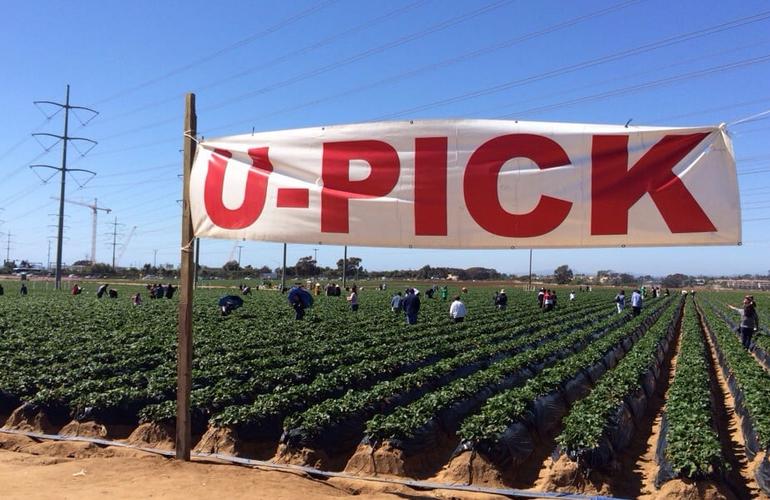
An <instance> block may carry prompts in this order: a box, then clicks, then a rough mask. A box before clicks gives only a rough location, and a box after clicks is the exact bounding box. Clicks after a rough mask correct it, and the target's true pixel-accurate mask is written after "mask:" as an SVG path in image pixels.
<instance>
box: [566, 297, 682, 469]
mask: <svg viewBox="0 0 770 500" xmlns="http://www.w3.org/2000/svg"><path fill="white" fill-rule="evenodd" d="M680 313H681V308H674V310H673V311H671V315H670V317H669V318H666V320H665V321H658V322H656V323H655V324H654V325H653V326H651V327H650V328H649V329H648V331H647V332H646V333H645V334H644V336H643V337H642V338H641V339H639V341H638V342H636V344H634V346H633V347H632V348H631V350H630V351H628V352H627V353H626V355H625V356H624V357H623V359H622V360H620V362H619V363H618V364H617V365H616V366H615V367H614V368H612V369H610V370H608V371H607V372H606V373H605V374H604V375H602V377H601V378H600V379H599V380H598V381H597V382H596V384H595V385H594V387H593V389H592V390H591V392H590V393H589V394H588V396H586V397H585V398H583V399H581V400H579V401H577V402H575V404H574V405H573V406H572V408H571V410H570V412H569V414H568V415H567V416H566V418H565V419H564V427H563V429H562V432H561V434H560V435H559V436H558V438H557V442H558V443H559V446H560V448H561V451H562V453H564V454H566V455H567V456H568V457H569V458H570V459H572V460H574V461H577V462H578V463H581V464H587V465H590V466H592V467H597V466H601V465H605V463H603V462H604V461H605V460H607V459H609V458H611V456H612V455H614V454H615V453H617V452H619V451H621V450H622V449H623V448H625V447H626V446H627V445H628V442H629V440H630V437H631V434H632V432H633V424H631V425H628V424H629V423H630V422H629V421H628V420H629V418H628V417H629V416H630V417H631V418H636V419H639V418H641V417H642V416H643V414H644V411H645V410H646V407H647V404H646V402H647V398H648V397H650V396H651V395H652V393H653V392H654V390H655V386H656V383H657V379H658V377H659V376H660V365H661V363H662V361H663V359H664V357H665V354H666V353H667V351H668V348H669V345H670V342H671V339H672V338H673V337H674V334H675V328H676V325H677V323H678V320H679V316H680ZM645 388H646V391H645ZM628 403H631V404H628Z"/></svg>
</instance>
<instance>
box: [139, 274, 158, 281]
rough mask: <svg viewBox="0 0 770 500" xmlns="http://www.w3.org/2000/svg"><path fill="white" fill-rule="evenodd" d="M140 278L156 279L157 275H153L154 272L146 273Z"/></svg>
mask: <svg viewBox="0 0 770 500" xmlns="http://www.w3.org/2000/svg"><path fill="white" fill-rule="evenodd" d="M142 279H143V280H156V279H158V277H157V276H155V275H154V274H148V275H147V276H143V277H142Z"/></svg>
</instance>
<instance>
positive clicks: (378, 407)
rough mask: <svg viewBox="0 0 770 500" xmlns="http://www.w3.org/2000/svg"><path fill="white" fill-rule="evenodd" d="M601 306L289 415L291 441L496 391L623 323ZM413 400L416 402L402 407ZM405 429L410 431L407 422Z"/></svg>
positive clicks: (415, 417) (431, 411)
mask: <svg viewBox="0 0 770 500" xmlns="http://www.w3.org/2000/svg"><path fill="white" fill-rule="evenodd" d="M602 309H603V310H601V309H600V310H598V311H595V312H590V311H584V312H582V313H581V314H578V315H576V316H573V319H571V320H570V319H568V318H566V317H564V319H561V320H559V321H554V322H551V324H548V325H543V326H542V327H541V328H538V329H537V330H536V331H535V332H534V333H533V334H531V335H527V336H523V337H518V338H515V339H512V340H510V341H507V342H503V343H501V344H499V345H496V346H480V347H479V348H477V349H473V350H471V351H468V352H466V353H463V354H462V355H460V356H458V357H457V358H454V359H447V360H442V361H440V362H439V363H436V364H435V365H432V366H431V367H428V368H426V369H424V370H420V371H419V372H415V373H413V374H409V375H407V376H404V377H400V378H398V379H395V380H393V381H392V382H386V383H383V384H379V385H377V386H375V387H373V388H372V389H371V390H368V391H349V392H348V393H346V394H345V395H344V396H343V397H342V398H339V399H338V400H327V401H324V402H323V403H321V404H319V405H316V406H314V407H311V408H310V409H309V410H308V411H306V412H304V413H301V414H298V415H296V416H294V417H293V418H289V419H287V421H286V422H285V427H286V428H287V429H288V432H287V434H286V437H287V440H288V441H291V440H292V439H293V440H294V444H298V442H299V443H303V444H306V443H308V442H309V441H312V440H316V439H318V438H319V437H322V436H323V435H324V434H325V433H328V432H330V429H332V428H334V427H343V428H345V429H346V430H348V431H350V430H351V426H350V425H349V422H350V421H351V420H352V419H353V418H358V419H366V418H369V417H371V416H372V415H375V414H379V415H377V416H376V417H375V419H374V420H373V421H371V422H369V423H368V424H367V433H371V432H372V429H376V423H375V422H376V421H377V419H382V418H385V419H386V420H388V419H390V420H393V421H396V422H400V423H402V424H403V423H404V422H407V421H408V422H411V423H412V425H413V426H414V425H420V424H422V425H424V424H425V423H426V421H427V420H429V419H430V418H432V417H433V416H435V415H438V414H439V413H440V412H441V411H442V410H444V409H445V408H447V407H448V406H450V405H452V404H454V403H456V402H457V401H458V400H460V399H462V398H468V397H471V396H476V395H477V394H478V393H479V392H480V391H481V390H482V389H483V388H486V389H487V390H491V389H490V386H491V385H493V384H501V383H504V381H506V380H507V379H509V378H510V374H511V373H515V372H517V371H519V370H517V369H516V368H515V367H518V368H519V369H520V368H521V367H523V366H526V365H530V364H534V363H538V362H541V361H544V360H545V358H546V357H547V356H546V355H545V353H548V354H549V355H553V354H554V353H556V352H557V351H558V350H560V349H565V348H566V346H569V345H570V344H571V343H574V342H575V340H574V337H575V335H582V337H587V336H588V334H587V333H586V330H590V331H591V332H593V331H594V330H595V329H596V328H597V326H594V325H595V324H596V323H597V322H598V323H599V324H600V325H601V324H610V323H612V322H614V321H618V319H617V318H616V317H613V318H612V319H606V317H607V315H608V313H607V308H606V306H605V307H603V308H602ZM570 340H571V342H570ZM541 344H542V345H541ZM457 375H462V376H460V377H458V376H457ZM452 379H456V380H454V381H452ZM508 383H510V380H508ZM446 384H448V385H446ZM414 399H416V402H414V403H412V404H409V405H408V406H402V405H404V404H406V403H409V401H411V400H414ZM396 407H397V409H396V411H395V413H393V414H392V415H391V416H390V417H385V416H384V415H385V414H386V413H388V411H389V410H390V409H392V408H396ZM404 415H408V416H407V417H404ZM385 425H388V424H385ZM400 428H401V429H402V430H405V431H406V432H409V431H408V430H407V429H405V428H404V427H403V426H402V427H400ZM356 430H357V431H359V432H358V433H357V434H358V436H359V437H360V432H361V431H363V424H362V425H360V426H359V429H356ZM375 432H376V431H375ZM335 434H336V433H335Z"/></svg>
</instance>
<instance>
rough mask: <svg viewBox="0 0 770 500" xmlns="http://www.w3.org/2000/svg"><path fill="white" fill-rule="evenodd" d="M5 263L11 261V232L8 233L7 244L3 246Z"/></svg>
mask: <svg viewBox="0 0 770 500" xmlns="http://www.w3.org/2000/svg"><path fill="white" fill-rule="evenodd" d="M5 261H6V262H10V261H11V232H10V231H8V243H7V244H6V245H5Z"/></svg>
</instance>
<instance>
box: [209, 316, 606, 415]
mask: <svg viewBox="0 0 770 500" xmlns="http://www.w3.org/2000/svg"><path fill="white" fill-rule="evenodd" d="M597 307H600V306H595V305H591V304H588V305H587V306H585V307H584V308H580V309H578V308H575V309H574V311H573V312H571V313H570V316H571V317H572V318H573V320H576V319H577V318H581V317H583V316H584V315H585V314H586V313H590V312H591V311H593V310H595V309H596V308H597ZM565 320H569V317H565V316H558V317H557V316H554V317H549V316H541V317H540V318H539V319H538V320H534V321H530V322H529V323H524V324H514V325H511V326H510V327H509V328H507V329H493V330H491V331H488V330H486V329H483V327H482V328H479V327H476V326H475V325H473V324H471V323H462V324H460V325H457V327H456V328H454V329H450V331H448V332H447V334H446V335H445V336H444V337H442V338H435V339H432V341H430V342H428V344H426V346H425V347H424V349H423V350H422V351H418V350H415V349H414V348H413V347H412V346H408V345H390V346H388V350H389V355H388V356H387V357H384V358H381V359H379V360H367V361H366V362H361V363H359V364H356V365H350V366H342V367H340V368H338V369H336V370H333V371H332V372H329V373H325V374H321V375H319V376H318V377H316V378H315V379H314V380H313V381H312V382H310V383H308V384H298V385H293V386H291V387H287V388H286V389H285V390H282V391H280V392H277V391H276V392H272V393H266V394H262V395H259V396H257V397H256V398H254V399H253V401H252V402H251V403H248V404H242V405H233V406H229V407H226V408H224V409H223V410H222V411H221V412H219V413H217V414H216V415H214V416H213V417H212V419H211V422H212V423H213V424H214V425H216V426H220V427H221V426H227V425H250V426H260V425H265V424H266V423H268V422H270V423H275V422H277V421H278V420H282V419H283V418H284V417H286V416H288V415H290V414H291V413H295V412H299V411H303V410H305V409H307V408H308V407H309V406H310V405H311V404H314V403H318V402H321V401H323V400H325V399H330V398H332V399H336V398H337V397H339V396H341V395H342V393H344V392H345V391H348V390H354V389H366V388H369V387H371V386H373V385H374V384H375V383H376V382H378V381H381V380H382V381H391V380H392V379H393V378H394V377H396V376H398V375H404V376H405V377H406V379H414V378H415V377H417V378H419V375H416V376H415V375H414V372H415V371H416V370H417V369H418V368H421V367H425V370H426V372H428V373H436V372H437V371H441V370H442V369H444V368H446V367H447V365H448V364H449V363H444V364H442V365H439V367H438V368H434V366H435V363H436V362H438V361H439V360H440V359H443V360H444V361H448V360H450V359H453V358H454V357H455V356H458V355H461V354H463V353H467V352H469V351H472V350H474V349H478V348H479V347H482V346H492V348H493V350H494V349H495V348H496V346H497V345H498V344H499V343H500V342H506V341H509V340H511V339H513V338H516V337H522V336H524V335H525V334H527V333H529V332H532V331H537V330H538V329H541V328H544V327H545V326H546V325H548V324H549V323H553V322H557V321H565ZM420 360H423V361H424V363H421V364H418V361H420ZM460 366H462V365H457V366H454V367H453V369H457V368H459V367H460ZM399 367H408V368H409V369H401V370H399ZM407 375H408V377H407ZM402 380H403V379H402ZM394 383H395V384H397V383H398V382H394ZM390 385H392V384H386V386H390Z"/></svg>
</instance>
